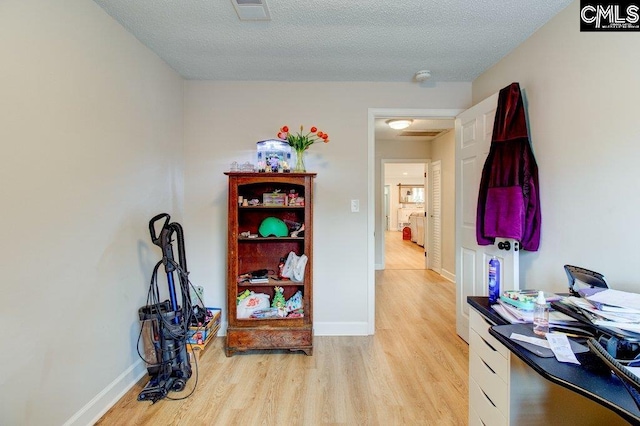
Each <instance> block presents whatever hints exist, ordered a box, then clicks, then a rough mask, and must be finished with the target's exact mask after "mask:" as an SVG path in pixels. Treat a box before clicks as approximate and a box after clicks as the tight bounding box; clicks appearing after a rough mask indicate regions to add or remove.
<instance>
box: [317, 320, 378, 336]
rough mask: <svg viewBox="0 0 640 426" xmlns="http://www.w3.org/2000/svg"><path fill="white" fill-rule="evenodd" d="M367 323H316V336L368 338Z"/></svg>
mask: <svg viewBox="0 0 640 426" xmlns="http://www.w3.org/2000/svg"><path fill="white" fill-rule="evenodd" d="M368 330H369V325H368V324H367V323H366V322H314V323H313V335H314V336H368V335H369V333H368Z"/></svg>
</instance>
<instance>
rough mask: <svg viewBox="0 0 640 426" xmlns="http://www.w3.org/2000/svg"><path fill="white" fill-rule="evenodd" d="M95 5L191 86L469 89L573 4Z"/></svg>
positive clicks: (131, 1) (219, 0)
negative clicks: (241, 14)
mask: <svg viewBox="0 0 640 426" xmlns="http://www.w3.org/2000/svg"><path fill="white" fill-rule="evenodd" d="M94 1H95V2H96V3H97V4H98V5H100V6H101V7H102V8H103V9H104V10H106V11H107V13H109V14H110V15H111V16H113V17H114V18H115V19H116V20H117V21H119V22H120V23H121V24H122V25H123V26H124V27H125V28H126V29H127V30H129V31H130V32H131V33H132V34H133V35H135V36H136V37H137V38H138V39H139V40H140V41H141V42H142V43H144V44H145V45H146V46H148V47H149V48H150V49H151V50H153V51H154V52H156V53H157V54H158V55H159V56H160V57H161V58H162V59H164V60H165V61H166V62H167V63H168V64H169V65H170V66H171V67H172V68H173V69H175V70H176V71H177V72H179V73H180V74H181V75H182V76H183V77H184V78H186V79H196V80H269V81H374V82H410V81H412V78H413V75H414V74H415V72H416V71H419V70H423V69H427V70H431V73H432V79H431V80H430V81H431V82H437V81H467V82H469V81H473V80H474V79H475V78H476V77H477V76H478V75H480V74H481V73H482V72H483V71H484V70H486V69H487V68H489V67H490V66H492V65H493V64H495V63H496V62H498V61H499V60H500V59H501V58H502V57H503V56H505V55H506V54H507V53H509V52H510V51H511V50H512V49H513V48H515V47H516V46H517V45H519V44H520V43H521V42H522V41H524V40H525V39H526V38H527V37H529V36H530V35H531V34H532V33H533V32H535V31H536V30H537V29H538V28H540V27H541V26H542V25H544V24H545V23H546V22H547V21H548V20H549V19H550V18H551V17H553V16H554V15H555V14H557V13H558V12H559V11H560V10H562V9H563V8H564V7H566V6H567V5H568V4H569V3H571V1H572V0H534V1H531V0H503V1H498V0H496V1H471V0H400V1H393V0H378V1H371V0H351V1H345V0H306V1H294V0H265V1H266V3H267V5H268V7H269V11H270V15H271V20H270V21H240V20H239V19H238V16H237V14H236V12H235V9H234V7H233V4H232V3H231V1H233V0H94ZM576 19H577V18H576ZM576 25H577V24H576Z"/></svg>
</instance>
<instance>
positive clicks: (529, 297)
mask: <svg viewBox="0 0 640 426" xmlns="http://www.w3.org/2000/svg"><path fill="white" fill-rule="evenodd" d="M538 292H539V291H538V290H519V291H515V290H508V291H504V292H503V293H502V294H501V295H500V298H499V299H498V300H497V303H496V304H494V305H493V306H492V307H493V310H494V311H496V312H497V313H498V314H499V315H500V316H501V317H502V318H503V319H504V320H505V321H507V322H508V323H510V324H524V323H533V314H534V308H535V301H536V298H537V295H538ZM543 294H544V298H545V300H546V301H547V303H550V302H554V301H558V300H560V299H562V297H561V296H559V295H557V294H555V293H546V292H545V293H543ZM549 323H550V324H555V325H574V324H577V323H578V320H577V319H575V318H573V317H571V316H569V315H567V314H564V313H562V312H558V311H555V310H551V311H550V312H549Z"/></svg>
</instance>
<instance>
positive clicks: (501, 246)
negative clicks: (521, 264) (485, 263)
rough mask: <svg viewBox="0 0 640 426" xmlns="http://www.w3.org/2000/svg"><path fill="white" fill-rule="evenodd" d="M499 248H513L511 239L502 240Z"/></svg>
mask: <svg viewBox="0 0 640 426" xmlns="http://www.w3.org/2000/svg"><path fill="white" fill-rule="evenodd" d="M498 249H499V250H507V251H509V250H511V243H510V242H509V241H500V242H499V243H498Z"/></svg>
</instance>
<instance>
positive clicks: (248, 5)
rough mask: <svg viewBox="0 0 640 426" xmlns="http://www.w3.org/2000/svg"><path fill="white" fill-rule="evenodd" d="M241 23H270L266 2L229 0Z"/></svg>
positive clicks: (261, 0)
mask: <svg viewBox="0 0 640 426" xmlns="http://www.w3.org/2000/svg"><path fill="white" fill-rule="evenodd" d="M231 3H232V4H233V7H234V8H235V9H236V13H237V14H238V18H240V20H241V21H270V20H271V15H270V14H269V8H268V7H267V2H266V0H231Z"/></svg>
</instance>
